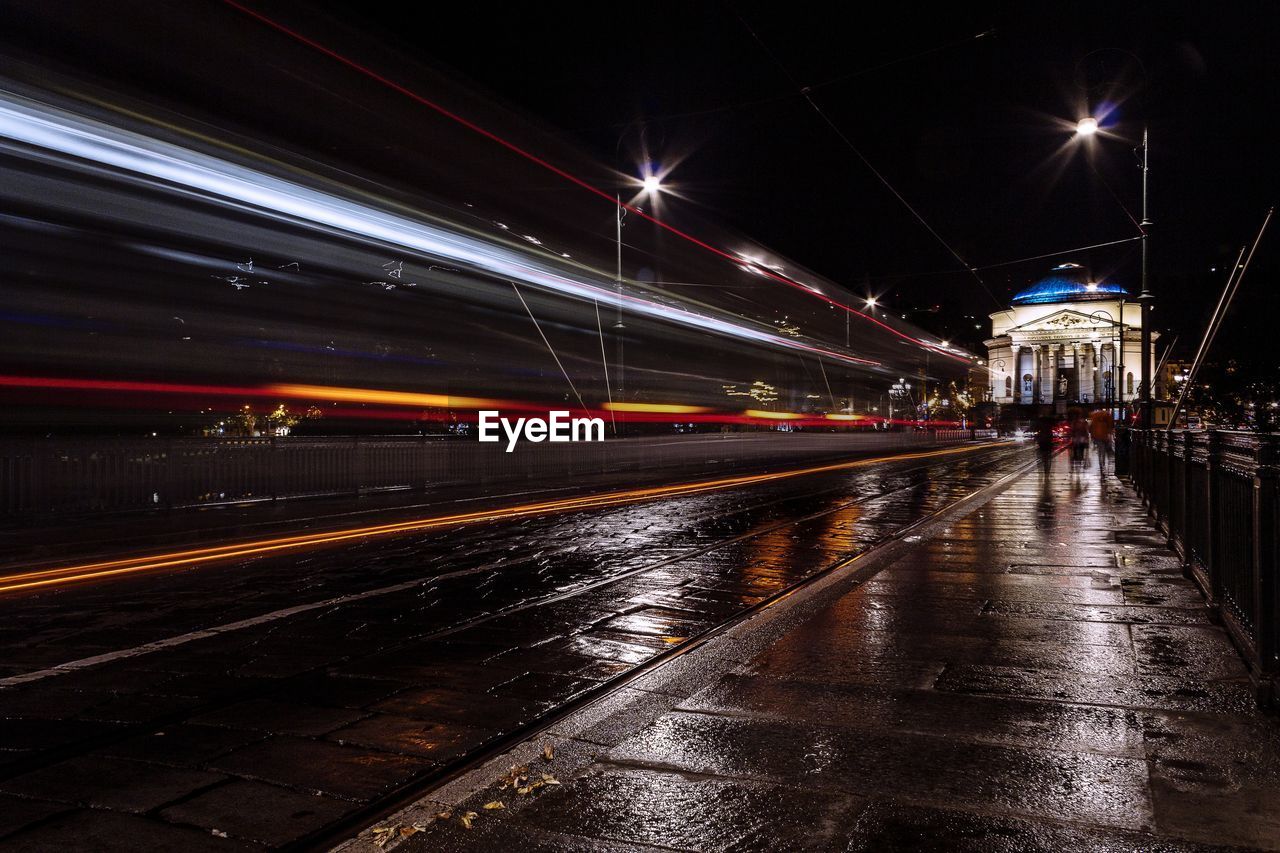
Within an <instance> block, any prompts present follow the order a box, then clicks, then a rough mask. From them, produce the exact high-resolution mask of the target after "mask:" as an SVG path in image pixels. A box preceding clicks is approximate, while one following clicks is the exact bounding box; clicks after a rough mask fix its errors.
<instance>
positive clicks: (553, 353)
mask: <svg viewBox="0 0 1280 853" xmlns="http://www.w3.org/2000/svg"><path fill="white" fill-rule="evenodd" d="M511 289H512V290H514V291H515V292H516V296H517V297H519V299H520V304H521V305H523V306H524V310H525V311H527V312H528V314H529V319H530V320H532V321H533V327H534V328H535V329H537V330H538V336H539V337H541V338H542V342H543V343H544V344H546V345H547V350H548V351H549V352H550V353H551V357H552V358H554V359H555V360H556V366H557V367H559V368H560V372H561V373H562V374H563V375H564V381H565V382H568V383H569V388H570V389H572V390H573V396H575V397H577V398H578V405H580V406H582V411H584V412H585V411H587V404H586V403H584V402H582V395H581V394H579V393H578V389H577V387H575V386H574V384H573V380H572V379H570V378H569V371H567V370H565V369H564V365H563V364H561V363H560V356H558V355H556V350H555V347H553V346H551V341H549V340H547V336H546V334H544V333H543V331H542V326H541V325H540V324H539V323H538V318H537V317H535V316H533V311H532V310H530V308H529V303H528V302H525V301H524V294H523V293H521V292H520V288H518V287H516V283H515V282H514V281H513V282H511Z"/></svg>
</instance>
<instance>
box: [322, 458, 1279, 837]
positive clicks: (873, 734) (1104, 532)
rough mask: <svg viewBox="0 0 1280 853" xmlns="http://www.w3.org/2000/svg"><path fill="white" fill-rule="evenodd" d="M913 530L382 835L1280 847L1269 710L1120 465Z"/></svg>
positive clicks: (1061, 475) (1025, 485)
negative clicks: (877, 555) (552, 777)
mask: <svg viewBox="0 0 1280 853" xmlns="http://www.w3.org/2000/svg"><path fill="white" fill-rule="evenodd" d="M932 533H933V535H932V536H931V535H930V534H929V533H924V534H922V535H919V536H913V537H908V538H910V539H913V540H914V541H913V542H911V543H910V544H906V545H903V546H902V548H901V553H897V554H895V555H894V556H893V558H892V560H893V561H892V562H889V563H888V564H887V565H885V566H884V567H883V568H879V569H878V571H877V573H875V574H874V575H873V576H872V577H871V579H869V580H864V581H863V582H861V583H858V582H856V581H853V582H851V583H849V584H846V585H844V586H840V585H838V584H835V583H833V584H832V585H831V586H829V587H827V588H825V589H824V590H823V591H821V592H818V591H815V593H814V596H813V601H812V602H806V601H797V602H792V603H790V604H789V605H784V606H783V607H782V608H779V610H780V611H787V607H788V606H790V607H791V608H792V610H793V611H794V612H793V613H788V612H781V613H779V614H776V618H772V619H771V618H763V619H760V620H757V621H758V624H754V625H744V626H740V628H741V630H740V631H735V632H733V633H731V634H730V635H728V636H726V637H724V638H720V639H718V641H717V642H714V643H711V644H708V646H707V647H706V649H705V651H704V650H703V649H698V650H695V651H694V652H692V653H690V654H688V655H685V656H683V657H681V658H679V659H677V660H676V661H674V662H673V663H672V664H671V665H669V666H668V667H664V668H663V669H662V670H659V671H657V672H654V673H650V674H648V675H646V676H644V677H643V678H641V679H639V680H637V681H635V682H633V683H632V684H631V685H630V687H629V688H628V689H626V690H624V691H619V692H618V693H615V694H614V695H612V696H610V697H608V699H607V700H602V701H601V702H600V703H597V704H595V705H593V706H590V707H588V708H587V709H585V710H584V711H582V712H580V713H579V714H576V715H574V716H573V717H570V718H568V719H567V720H565V721H563V722H562V723H561V724H559V725H557V726H556V727H555V728H554V729H553V730H552V731H550V732H548V733H547V735H546V737H548V738H551V739H553V740H554V741H555V742H556V744H557V749H564V750H566V752H568V751H572V753H573V757H572V758H562V757H561V756H560V755H559V754H558V755H557V758H556V760H555V761H554V762H546V766H547V767H552V768H554V769H555V771H556V772H557V773H558V774H559V780H558V781H560V782H561V784H559V785H556V786H551V787H548V788H546V789H544V790H542V791H538V792H534V793H532V794H530V795H529V796H527V797H519V796H512V795H511V794H510V792H509V791H506V792H504V791H503V790H501V789H499V788H498V787H497V786H495V785H493V784H492V779H493V778H494V774H495V771H496V770H497V768H499V767H500V766H502V765H505V764H507V763H508V762H512V763H520V762H524V763H528V764H529V766H530V767H531V768H533V769H534V773H535V776H536V773H537V771H538V769H540V767H541V766H542V765H540V764H539V759H538V757H537V744H535V743H532V742H530V743H527V744H524V745H521V746H520V747H517V748H516V749H515V750H513V751H512V752H511V753H510V754H509V755H505V756H500V757H499V758H497V759H494V761H493V762H491V764H490V765H486V766H485V768H481V769H480V770H477V771H476V773H475V774H472V775H471V776H469V777H467V780H468V781H467V782H466V783H465V784H464V783H463V782H462V781H461V780H460V781H459V783H458V784H457V785H455V786H454V787H453V788H451V789H449V790H447V791H441V792H438V794H439V801H440V803H448V804H451V805H450V806H448V807H447V808H448V809H449V815H450V817H448V818H445V819H435V818H434V816H433V815H431V816H427V820H426V822H425V823H424V824H423V825H422V831H415V832H413V833H412V834H411V835H410V836H408V837H406V838H405V839H404V843H403V847H404V849H406V850H414V851H419V850H420V851H426V850H486V849H496V848H497V847H499V846H502V847H513V848H514V847H518V846H519V845H520V839H522V838H527V839H529V841H530V844H531V845H533V847H534V849H540V848H539V845H545V844H546V843H547V841H546V840H547V839H548V838H554V839H555V841H556V842H558V843H559V844H560V845H561V846H560V847H559V848H557V849H583V850H593V849H600V850H612V849H646V848H645V847H644V845H655V846H660V847H661V848H663V849H677V850H781V849H788V850H791V849H794V850H803V849H820V850H848V851H886V850H887V851H897V850H934V851H952V850H959V851H995V853H1001V851H1010V853H1012V851H1046V853H1047V851H1075V850H1080V851H1085V850H1090V851H1092V850H1106V851H1132V853H1137V851H1166V853H1208V851H1227V850H1260V849H1261V850H1280V720H1277V718H1276V717H1274V716H1269V715H1266V714H1264V713H1263V712H1261V711H1259V710H1258V709H1257V707H1256V705H1255V704H1254V701H1253V697H1252V695H1251V693H1250V687H1249V681H1248V677H1247V673H1246V671H1245V668H1244V665H1243V663H1242V662H1241V660H1240V658H1239V656H1238V655H1237V654H1236V653H1235V651H1234V649H1233V648H1232V647H1231V645H1230V642H1229V640H1228V638H1227V636H1226V634H1225V633H1224V631H1223V630H1222V629H1221V628H1220V627H1218V626H1216V625H1214V624H1213V623H1212V622H1211V621H1210V620H1209V619H1208V617H1207V612H1206V611H1205V608H1204V607H1203V602H1202V601H1200V599H1199V598H1198V596H1196V595H1195V592H1194V589H1193V588H1192V587H1191V584H1190V582H1189V581H1187V580H1186V579H1184V578H1183V577H1182V575H1181V572H1180V571H1179V570H1178V563H1177V560H1176V558H1175V557H1174V556H1173V555H1172V554H1171V552H1169V551H1168V550H1166V549H1165V548H1164V547H1163V546H1162V545H1161V540H1160V538H1159V536H1158V535H1157V534H1156V533H1155V531H1154V530H1153V529H1152V528H1151V526H1150V524H1149V522H1148V519H1147V516H1146V514H1145V512H1144V510H1143V507H1142V506H1141V503H1140V502H1139V501H1138V500H1137V498H1136V497H1135V496H1134V495H1133V493H1132V492H1131V491H1130V490H1129V489H1128V488H1127V487H1126V486H1124V485H1123V484H1122V483H1120V482H1119V481H1117V480H1115V479H1114V478H1113V477H1110V476H1108V477H1105V478H1101V479H1100V478H1099V476H1098V474H1097V473H1096V472H1089V473H1088V474H1087V475H1079V474H1072V473H1071V472H1070V470H1069V468H1068V466H1067V464H1066V460H1065V459H1062V458H1059V459H1058V460H1056V461H1055V467H1054V469H1053V471H1052V473H1051V474H1050V475H1048V476H1045V475H1041V474H1039V473H1031V474H1029V475H1027V476H1024V477H1023V478H1022V479H1020V480H1018V481H1016V482H1014V483H1013V484H1012V485H1010V486H1008V487H1007V488H1005V489H1003V490H1000V491H998V493H996V494H994V495H993V496H990V497H989V498H988V499H986V501H985V503H983V504H982V505H981V506H980V507H978V508H976V509H971V510H969V511H967V512H964V513H962V514H960V515H959V517H957V518H955V519H952V520H950V521H948V522H947V523H946V528H945V530H943V529H941V528H939V529H937V530H935V531H932ZM935 537H936V538H935ZM871 570H872V571H875V569H874V568H873V569H871ZM824 596H825V597H824ZM664 670H666V671H664ZM485 773H489V774H490V776H489V777H488V778H485V777H484V774H485ZM495 798H496V799H500V800H502V801H503V803H504V808H503V809H501V810H496V811H482V810H481V805H482V804H483V803H484V802H487V801H492V800H494V799H495ZM458 808H460V809H463V810H467V809H476V810H477V814H478V816H477V818H476V819H475V822H474V823H475V827H474V828H473V829H471V830H466V829H464V828H463V827H462V826H461V824H460V823H459V821H458V820H457V816H456V815H454V814H453V810H454V809H458ZM464 813H465V811H464ZM397 842H399V839H397ZM366 843H367V842H366ZM618 845H622V846H621V847H619V846H618ZM637 846H638V847H637ZM363 849H366V848H365V847H361V846H360V844H359V843H357V841H354V840H353V842H352V843H350V844H348V845H345V847H344V850H347V851H356V850H363Z"/></svg>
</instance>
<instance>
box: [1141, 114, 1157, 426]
mask: <svg viewBox="0 0 1280 853" xmlns="http://www.w3.org/2000/svg"><path fill="white" fill-rule="evenodd" d="M1147 174H1148V169H1147V128H1146V127H1145V126H1144V127H1143V128H1142V224H1141V225H1140V226H1139V227H1140V228H1141V229H1142V292H1141V293H1139V294H1138V305H1139V306H1141V308H1142V330H1141V347H1142V374H1141V375H1142V384H1141V386H1139V391H1140V392H1141V393H1140V403H1139V405H1141V407H1142V417H1141V420H1140V423H1141V425H1142V428H1143V429H1151V387H1152V385H1153V384H1154V380H1155V377H1154V376H1152V375H1151V372H1152V369H1151V362H1152V360H1153V359H1152V356H1153V355H1154V352H1153V351H1152V348H1151V301H1152V299H1153V297H1152V295H1151V289H1150V287H1148V284H1147V252H1148V249H1149V247H1150V243H1151V236H1150V231H1151V217H1150V216H1149V215H1148V209H1147Z"/></svg>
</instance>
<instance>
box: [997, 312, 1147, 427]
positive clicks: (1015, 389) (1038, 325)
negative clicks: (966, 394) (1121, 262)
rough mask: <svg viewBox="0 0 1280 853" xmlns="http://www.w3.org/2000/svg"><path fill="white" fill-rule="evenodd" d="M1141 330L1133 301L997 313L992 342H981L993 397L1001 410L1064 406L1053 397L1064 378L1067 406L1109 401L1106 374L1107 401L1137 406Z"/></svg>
mask: <svg viewBox="0 0 1280 853" xmlns="http://www.w3.org/2000/svg"><path fill="white" fill-rule="evenodd" d="M1121 312H1123V321H1124V322H1123V326H1124V329H1123V337H1124V340H1123V346H1122V347H1120V351H1121V357H1120V359H1119V363H1118V364H1117V363H1116V362H1117V359H1116V358H1115V355H1114V353H1115V350H1116V348H1117V347H1118V346H1119V345H1120V340H1119V338H1120V327H1118V326H1117V325H1116V318H1117V317H1120V316H1121ZM1141 323H1142V309H1141V306H1140V305H1138V304H1137V303H1136V302H1132V301H1125V302H1124V303H1123V304H1122V303H1121V302H1120V301H1119V300H1098V301H1084V302H1062V303H1049V304H1040V305H1016V306H1014V307H1012V308H1010V309H1008V310H1005V311H997V312H996V313H994V314H992V315H991V325H992V333H993V336H992V338H991V339H990V340H988V341H987V342H986V344H987V353H988V359H987V361H988V367H989V370H990V377H991V378H990V389H991V398H992V399H993V400H995V401H996V402H998V403H1003V404H1006V405H1011V404H1048V403H1051V402H1054V401H1055V399H1057V401H1058V402H1060V403H1061V402H1064V401H1063V400H1062V399H1061V398H1060V397H1059V393H1058V390H1059V389H1060V388H1061V383H1062V380H1063V379H1064V378H1065V379H1066V380H1067V383H1066V386H1067V392H1066V396H1065V402H1067V403H1088V404H1090V405H1092V404H1094V403H1098V402H1102V401H1103V400H1105V399H1106V398H1107V397H1108V392H1107V383H1106V378H1107V375H1108V374H1111V375H1112V376H1113V377H1114V380H1113V381H1114V382H1115V386H1114V389H1113V390H1112V393H1111V395H1110V396H1111V399H1113V400H1115V401H1123V402H1128V401H1131V400H1134V399H1137V396H1138V391H1139V388H1140V385H1141V382H1142V377H1143V374H1144V371H1143V368H1142V365H1141V363H1140V362H1141V347H1142V345H1141ZM1156 337H1157V336H1156V335H1154V334H1153V335H1152V339H1153V340H1154V339H1155V338H1156ZM1153 359H1154V355H1153V354H1149V363H1148V365H1147V372H1150V371H1152V370H1154V363H1153V361H1152V360H1153ZM1095 370H1099V371H1101V374H1100V376H1099V380H1100V381H1095V380H1094V373H1095ZM1028 377H1030V379H1028Z"/></svg>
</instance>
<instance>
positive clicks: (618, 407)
mask: <svg viewBox="0 0 1280 853" xmlns="http://www.w3.org/2000/svg"><path fill="white" fill-rule="evenodd" d="M601 408H603V409H604V410H605V411H607V412H656V413H658V414H664V415H696V414H701V413H703V412H709V411H711V410H710V409H708V408H707V407H706V406H681V405H677V404H674V403H605V404H604V405H603V406H601Z"/></svg>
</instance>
